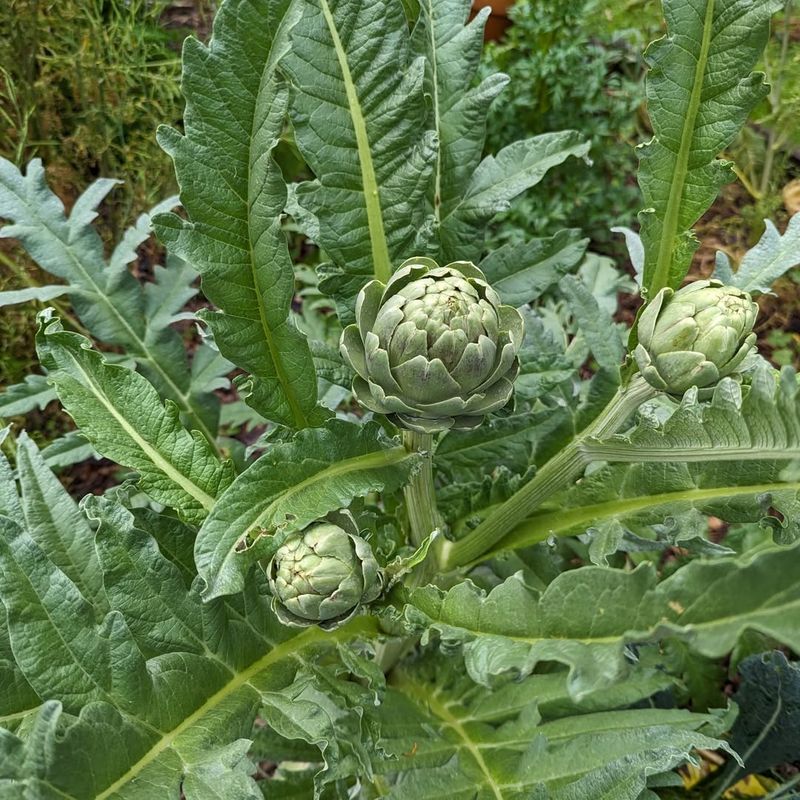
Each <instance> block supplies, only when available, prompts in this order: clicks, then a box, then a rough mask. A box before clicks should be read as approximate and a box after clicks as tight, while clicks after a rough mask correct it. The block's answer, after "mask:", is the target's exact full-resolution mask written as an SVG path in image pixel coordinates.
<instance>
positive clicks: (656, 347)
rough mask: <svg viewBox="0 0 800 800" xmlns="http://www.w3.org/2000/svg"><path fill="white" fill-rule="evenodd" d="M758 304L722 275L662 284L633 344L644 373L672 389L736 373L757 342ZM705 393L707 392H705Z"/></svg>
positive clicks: (708, 382)
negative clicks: (677, 285) (717, 278)
mask: <svg viewBox="0 0 800 800" xmlns="http://www.w3.org/2000/svg"><path fill="white" fill-rule="evenodd" d="M757 315H758V306H757V305H756V304H755V303H754V302H753V300H752V299H751V297H750V295H749V294H748V293H747V292H744V291H742V290H741V289H736V288H735V287H733V286H724V285H723V284H722V283H720V282H719V281H714V280H710V281H695V282H694V283H690V284H689V285H688V286H684V287H683V288H682V289H679V290H678V291H677V292H675V291H673V290H672V289H662V290H661V291H660V292H659V293H658V294H657V295H656V296H655V297H654V298H653V300H652V301H651V302H650V303H649V304H648V306H647V307H646V308H645V310H644V311H643V312H642V316H641V318H640V319H639V327H638V334H639V344H638V346H637V347H636V349H635V350H634V356H635V358H636V362H637V364H638V365H639V370H640V371H641V373H642V376H643V377H644V378H645V379H646V380H647V382H648V383H650V384H651V385H652V386H654V387H655V388H656V389H660V390H661V391H664V392H669V393H670V394H676V395H679V394H683V393H684V392H685V391H686V390H687V389H689V388H690V387H691V386H696V387H697V388H698V389H700V390H701V391H702V390H703V389H708V390H709V391H710V388H711V387H713V386H714V385H715V384H716V383H717V382H718V381H719V380H720V378H724V377H725V376H727V375H732V374H734V373H735V372H736V370H737V369H738V367H739V366H741V364H742V362H743V361H744V359H745V358H746V357H747V356H748V355H749V354H750V353H751V352H752V350H753V349H754V346H755V341H756V335H755V333H753V325H754V323H755V321H756V316H757ZM706 393H707V392H706Z"/></svg>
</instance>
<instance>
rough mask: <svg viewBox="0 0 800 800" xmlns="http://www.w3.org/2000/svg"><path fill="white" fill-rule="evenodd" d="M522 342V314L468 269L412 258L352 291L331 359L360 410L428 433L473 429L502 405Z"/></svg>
mask: <svg viewBox="0 0 800 800" xmlns="http://www.w3.org/2000/svg"><path fill="white" fill-rule="evenodd" d="M522 336H523V322H522V316H521V315H520V313H519V312H518V311H517V310H516V309H515V308H512V307H511V306H506V305H503V304H502V303H501V301H500V297H499V296H498V294H497V292H495V291H494V289H492V287H491V286H489V284H488V283H487V282H486V278H485V276H484V274H483V273H482V272H481V271H480V270H479V269H478V268H477V267H476V266H475V265H474V264H472V263H470V262H467V261H457V262H454V263H452V264H448V265H447V266H444V267H440V266H438V265H437V264H436V262H435V261H433V260H431V259H429V258H414V259H410V260H409V261H406V262H405V263H404V264H402V265H401V266H400V268H399V269H398V270H397V272H395V274H394V275H393V276H392V277H391V279H390V280H389V281H388V283H387V284H385V285H384V284H383V283H381V282H380V281H377V280H374V281H371V282H370V283H368V284H367V285H366V286H365V287H364V288H363V289H362V290H361V292H360V293H359V295H358V298H357V300H356V324H354V325H349V326H348V327H347V328H345V330H344V331H343V333H342V338H341V351H342V354H343V356H344V358H345V359H346V360H347V361H348V362H349V364H350V365H351V366H352V368H353V369H354V370H355V372H356V377H355V380H354V381H353V392H354V393H355V396H356V399H357V400H358V402H359V403H361V405H363V406H364V407H365V408H368V409H370V410H372V411H375V412H377V413H379V414H386V415H388V416H389V417H390V418H391V419H392V421H393V422H395V424H398V425H400V426H402V427H405V428H408V429H410V430H413V431H418V432H420V433H435V432H437V431H442V430H447V429H449V428H474V427H476V426H477V425H480V423H481V422H482V420H483V418H484V417H485V416H486V414H488V413H490V412H492V411H496V410H497V409H500V408H502V407H503V406H505V405H506V404H507V403H508V402H509V400H510V399H511V396H512V393H513V391H514V379H515V378H516V376H517V373H518V372H519V360H518V358H517V353H518V351H519V348H520V345H521V344H522Z"/></svg>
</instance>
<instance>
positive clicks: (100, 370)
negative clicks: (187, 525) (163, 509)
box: [36, 315, 233, 521]
mask: <svg viewBox="0 0 800 800" xmlns="http://www.w3.org/2000/svg"><path fill="white" fill-rule="evenodd" d="M36 346H37V351H38V353H39V358H40V359H41V361H42V364H43V365H44V366H45V367H46V368H47V370H48V380H49V381H50V382H51V383H53V385H54V386H55V387H56V391H57V392H58V395H59V398H60V399H61V402H62V403H63V404H64V407H65V408H66V409H67V411H69V413H70V415H71V416H72V418H73V419H74V420H75V422H76V423H77V424H78V425H79V426H80V429H81V431H82V433H83V434H84V435H85V436H86V438H87V439H88V440H89V441H90V442H91V443H92V445H93V446H94V447H95V448H96V449H97V450H98V451H99V452H100V453H102V454H103V455H105V456H107V457H108V458H111V459H113V460H114V461H117V462H118V463H120V464H124V465H125V466H127V467H130V468H132V469H135V470H136V471H137V472H138V473H139V475H140V481H141V485H142V488H143V489H144V490H145V491H147V492H148V493H149V494H150V496H151V497H153V499H155V500H156V501H157V502H160V503H163V504H164V505H168V506H171V507H173V508H175V509H176V510H177V511H178V512H179V513H180V514H182V515H183V516H184V517H185V518H186V519H190V520H194V521H200V520H202V519H203V517H204V516H205V515H206V514H207V513H208V511H209V510H210V509H211V508H212V506H213V505H214V498H215V497H216V496H217V495H218V494H220V493H221V492H222V490H223V489H224V488H225V486H227V484H228V483H230V481H231V479H232V477H233V473H232V466H231V464H230V462H221V461H220V460H219V459H218V458H217V457H216V455H215V454H214V453H213V451H212V450H211V447H210V446H209V444H208V442H207V441H206V440H205V439H204V438H203V436H201V435H200V434H199V433H197V432H194V433H190V432H189V431H187V430H186V429H185V428H184V427H183V426H182V425H181V423H180V420H179V418H178V410H177V408H176V407H175V405H174V404H172V403H170V402H169V401H167V405H166V406H165V405H163V404H162V403H161V399H160V398H159V396H158V393H157V392H156V390H155V389H154V388H153V387H152V385H151V384H149V383H148V382H147V380H146V379H145V378H144V377H142V376H141V375H139V374H138V373H136V372H132V371H131V370H129V369H126V368H125V367H120V366H116V365H113V364H107V363H105V362H104V360H103V357H102V356H101V355H100V353H98V352H97V351H95V350H92V349H90V345H89V342H88V340H87V339H86V338H84V337H83V336H80V335H79V334H76V333H68V332H66V331H64V330H62V328H61V324H60V323H59V322H58V321H57V320H55V321H54V320H51V319H49V318H48V317H47V316H46V315H45V316H43V317H42V322H41V325H40V329H39V333H38V334H37V338H36Z"/></svg>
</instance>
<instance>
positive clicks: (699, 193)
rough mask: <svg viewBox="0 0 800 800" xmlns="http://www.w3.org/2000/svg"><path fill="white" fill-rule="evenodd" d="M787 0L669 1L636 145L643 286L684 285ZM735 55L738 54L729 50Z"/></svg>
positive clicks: (651, 58) (728, 173)
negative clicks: (649, 129)
mask: <svg viewBox="0 0 800 800" xmlns="http://www.w3.org/2000/svg"><path fill="white" fill-rule="evenodd" d="M782 7H783V3H782V2H781V0H763V1H762V2H757V3H754V2H752V0H665V2H664V14H665V16H666V19H667V35H666V36H665V37H663V38H662V39H659V40H658V41H656V42H654V43H653V44H652V45H650V47H649V48H648V50H647V52H646V54H645V58H646V60H647V63H648V66H649V67H650V71H649V73H648V76H647V103H648V111H649V113H650V120H651V123H652V126H653V132H654V136H653V139H652V140H651V141H650V142H648V143H647V144H645V145H643V146H642V147H641V148H640V150H639V156H640V159H641V161H640V166H639V185H640V186H641V189H642V193H643V195H644V203H645V209H646V210H645V211H644V212H642V214H641V215H640V219H641V223H642V230H641V235H642V241H643V243H644V249H645V266H644V288H645V289H646V291H647V292H648V294H649V296H651V297H652V296H654V295H655V294H656V292H658V290H659V289H661V288H662V287H664V286H671V287H672V288H677V287H678V286H679V285H680V283H681V281H682V280H683V278H684V276H685V275H686V272H687V270H688V267H689V261H690V260H691V257H692V254H693V253H694V251H695V249H696V247H697V243H696V240H695V239H694V237H693V235H692V234H691V233H690V232H689V229H690V228H691V227H692V226H693V225H694V224H695V222H697V220H698V219H699V218H700V217H701V216H702V215H703V214H704V213H705V211H706V210H707V209H708V207H709V206H710V205H711V203H712V202H713V201H714V199H715V198H716V196H717V193H718V192H719V189H720V187H721V186H722V185H723V184H725V183H728V182H729V181H730V180H732V178H733V172H732V170H731V166H730V163H729V162H724V161H720V160H718V159H717V155H718V154H719V153H721V152H722V151H723V150H725V149H726V148H727V147H728V145H729V144H730V143H731V142H732V141H733V139H734V138H735V136H736V134H737V133H738V132H739V129H740V128H741V127H742V126H743V125H744V123H745V121H746V119H747V116H748V114H749V113H750V111H751V110H752V109H753V107H754V106H755V105H756V103H758V102H759V100H761V99H762V98H763V97H764V96H765V95H766V94H767V90H768V89H767V86H766V85H765V83H764V76H763V75H762V74H761V73H753V72H752V69H753V67H754V66H755V64H756V62H757V61H758V59H759V58H760V56H761V54H762V52H763V50H764V47H765V45H766V43H767V39H768V37H769V20H770V16H771V15H772V14H774V13H775V12H776V11H777V10H779V9H780V8H782ZM732 53H735V54H736V57H735V58H732V57H731V54H732Z"/></svg>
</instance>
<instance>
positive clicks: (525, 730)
mask: <svg viewBox="0 0 800 800" xmlns="http://www.w3.org/2000/svg"><path fill="white" fill-rule="evenodd" d="M660 680H661V681H662V682H661V685H660V686H659V678H658V677H657V676H654V675H652V674H647V673H634V674H633V675H631V676H630V679H629V681H628V682H627V683H626V684H620V685H618V686H616V687H612V688H610V689H607V690H604V691H597V692H594V693H592V694H591V695H588V696H587V697H586V698H585V699H584V700H583V701H582V702H581V703H575V702H574V701H573V700H571V698H570V697H569V694H568V691H567V688H566V683H567V681H566V673H565V672H563V671H561V672H554V673H551V674H547V675H535V676H531V677H529V678H527V679H525V680H522V681H518V682H512V683H507V684H505V685H504V686H502V687H501V688H498V689H496V690H489V689H487V688H486V687H485V686H480V685H476V684H475V683H473V682H472V681H470V679H469V678H468V677H466V676H465V675H464V674H463V673H460V672H459V671H458V670H457V669H454V664H453V662H452V660H445V659H442V658H439V659H435V658H431V657H430V656H428V657H427V658H426V659H424V660H421V661H418V662H417V663H416V664H414V665H412V666H408V667H401V668H400V669H398V670H396V672H395V674H394V675H393V677H392V681H391V686H390V689H389V691H388V692H387V694H386V698H385V700H384V702H383V704H382V705H381V706H380V707H379V708H377V709H375V711H374V712H372V713H373V714H374V715H375V716H376V717H378V718H379V720H380V722H381V725H382V734H383V739H382V740H381V745H382V746H383V747H385V748H386V750H387V751H388V753H389V754H390V755H391V756H393V757H392V758H382V759H375V770H376V772H380V773H383V774H382V775H379V776H377V777H376V787H377V788H378V789H379V790H380V796H381V797H387V798H391V800H412V798H413V800H435V799H438V798H441V797H450V798H458V800H522V799H523V798H547V799H548V800H589V798H591V800H598V799H599V798H608V800H611V799H612V798H613V800H637V798H639V797H640V796H641V793H642V792H643V791H644V790H645V788H646V786H647V782H648V777H649V776H653V775H657V774H660V773H664V772H667V771H668V770H671V769H673V768H674V767H677V766H678V765H680V764H682V763H684V762H685V761H686V760H687V759H689V758H690V757H691V755H692V751H693V750H694V749H695V748H710V749H717V748H720V747H725V745H724V744H723V743H722V742H721V741H720V740H719V739H718V738H716V737H718V736H719V734H720V733H722V731H723V730H724V720H723V719H722V718H720V717H718V716H715V715H712V714H692V713H691V712H689V711H683V710H677V709H657V708H646V707H645V708H638V709H626V708H625V706H627V705H630V704H633V703H636V702H642V701H646V700H647V699H648V697H649V696H650V695H651V694H653V693H654V692H656V691H658V689H659V688H664V684H663V678H662V679H660ZM384 775H385V777H384Z"/></svg>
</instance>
